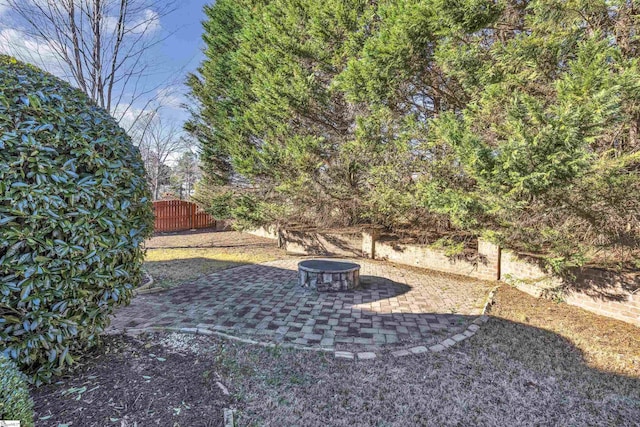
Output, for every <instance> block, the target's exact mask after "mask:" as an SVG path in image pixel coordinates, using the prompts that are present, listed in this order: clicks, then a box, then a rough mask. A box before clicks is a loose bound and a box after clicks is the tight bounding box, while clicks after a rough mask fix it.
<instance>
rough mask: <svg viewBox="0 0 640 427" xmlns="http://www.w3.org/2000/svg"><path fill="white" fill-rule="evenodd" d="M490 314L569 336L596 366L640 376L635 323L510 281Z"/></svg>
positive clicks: (499, 293)
mask: <svg viewBox="0 0 640 427" xmlns="http://www.w3.org/2000/svg"><path fill="white" fill-rule="evenodd" d="M490 314H491V315H492V316H496V317H499V318H502V319H506V320H509V321H512V322H520V323H524V324H527V325H530V326H533V327H536V328H540V329H544V330H547V331H551V332H553V333H556V334H558V335H560V336H562V337H564V338H566V339H567V340H568V341H569V342H570V343H571V344H572V345H574V346H575V347H576V348H577V349H579V350H580V351H581V352H582V353H583V355H584V359H585V361H586V362H587V363H588V364H589V366H592V367H593V368H596V369H600V370H602V371H607V372H615V373H619V374H625V375H632V376H636V377H639V378H640V338H639V336H640V329H639V328H637V327H635V326H633V325H631V324H628V323H624V322H620V321H618V320H614V319H610V318H607V317H603V316H598V315H595V314H593V313H590V312H588V311H586V310H582V309H580V308H577V307H573V306H570V305H568V304H563V303H556V302H553V301H550V300H545V299H537V298H533V297H531V296H530V295H527V294H526V293H524V292H521V291H518V290H517V289H515V288H512V287H510V286H506V285H503V286H502V287H501V288H500V289H499V292H497V294H496V296H495V298H494V304H493V306H492V307H491V312H490Z"/></svg>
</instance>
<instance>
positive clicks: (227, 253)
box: [145, 231, 286, 287]
mask: <svg viewBox="0 0 640 427" xmlns="http://www.w3.org/2000/svg"><path fill="white" fill-rule="evenodd" d="M146 247H147V256H146V259H145V269H146V270H147V271H148V272H149V274H151V276H153V279H154V286H159V287H172V286H176V285H179V284H181V283H185V282H188V281H190V280H194V279H197V278H198V277H201V276H203V275H206V274H211V273H214V272H216V271H219V270H224V269H226V268H231V267H235V266H238V265H243V264H257V263H261V262H266V261H271V260H274V259H279V258H284V257H285V256H286V255H285V253H284V251H282V250H280V249H278V248H277V247H276V244H275V242H273V241H271V240H268V239H262V238H260V237H255V236H251V235H248V234H243V233H238V232H233V231H231V232H211V231H198V232H184V233H174V234H162V235H158V236H154V237H152V238H151V239H149V240H148V241H147V242H146Z"/></svg>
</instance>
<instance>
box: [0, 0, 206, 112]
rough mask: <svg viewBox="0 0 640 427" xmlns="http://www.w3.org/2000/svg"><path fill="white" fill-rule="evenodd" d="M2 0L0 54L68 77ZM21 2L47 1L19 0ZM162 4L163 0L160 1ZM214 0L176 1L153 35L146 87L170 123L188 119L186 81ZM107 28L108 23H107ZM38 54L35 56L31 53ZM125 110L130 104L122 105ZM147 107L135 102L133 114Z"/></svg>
mask: <svg viewBox="0 0 640 427" xmlns="http://www.w3.org/2000/svg"><path fill="white" fill-rule="evenodd" d="M4 1H6V0H0V53H8V54H11V55H13V56H16V57H19V58H20V59H23V60H27V61H28V62H33V63H34V64H35V65H38V66H40V67H41V68H43V69H45V70H46V71H49V72H52V73H53V74H56V75H58V76H60V77H63V78H64V77H65V76H64V73H63V72H61V71H60V67H59V65H58V64H57V61H56V60H55V58H54V56H55V55H54V54H53V53H52V49H50V48H48V47H47V46H46V45H43V43H42V41H38V40H35V39H33V38H30V37H28V35H27V34H26V33H25V32H24V29H23V28H24V27H22V25H21V23H20V21H19V20H18V19H17V18H16V16H15V15H14V14H13V13H12V11H11V10H10V8H9V7H8V6H7V5H6V4H5V3H4ZM19 1H22V2H34V1H46V0H19ZM161 1H162V0H161ZM212 1H213V0H177V1H176V3H175V6H176V9H175V10H174V11H173V12H171V13H170V14H167V15H164V16H161V17H159V18H158V22H157V23H156V24H154V27H153V31H152V34H151V35H150V36H149V37H155V38H156V39H157V40H160V43H159V44H157V45H155V46H154V47H152V48H151V50H150V51H149V57H148V60H149V62H151V63H152V66H153V72H152V73H150V74H149V75H148V76H146V77H145V81H144V84H145V85H146V86H147V87H149V88H152V89H153V91H152V94H151V95H150V96H152V95H153V96H154V97H155V98H156V99H158V102H160V103H161V104H162V105H163V108H162V109H161V110H160V111H161V112H160V114H161V115H162V116H163V118H166V119H167V120H171V121H176V122H183V121H184V120H185V119H186V118H188V114H187V112H186V111H185V110H184V109H183V108H182V106H181V104H182V103H184V102H186V98H185V97H184V94H185V93H186V92H187V88H186V86H184V80H185V78H186V76H187V74H188V73H189V72H193V71H195V70H196V68H197V67H198V65H199V63H200V61H201V60H202V59H203V55H202V48H203V45H204V43H203V41H202V24H201V22H202V20H203V19H204V12H203V6H204V5H205V4H209V3H211V2H212ZM142 13H143V14H145V15H152V14H153V13H154V10H153V9H152V7H151V8H147V9H145V10H144V11H143V12H142ZM107 25H108V23H107ZM34 51H38V52H39V54H38V55H37V57H36V56H34V55H32V54H30V53H32V52H34ZM122 104H123V105H122V108H123V109H124V108H126V107H127V106H128V105H129V104H131V102H123V103H122ZM143 105H145V101H144V100H143V99H140V100H137V101H134V102H133V108H132V111H135V109H136V108H142V106H143Z"/></svg>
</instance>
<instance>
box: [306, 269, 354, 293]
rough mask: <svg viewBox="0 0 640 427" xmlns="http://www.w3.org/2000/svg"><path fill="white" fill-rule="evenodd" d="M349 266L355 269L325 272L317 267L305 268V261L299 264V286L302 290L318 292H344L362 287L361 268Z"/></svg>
mask: <svg viewBox="0 0 640 427" xmlns="http://www.w3.org/2000/svg"><path fill="white" fill-rule="evenodd" d="M308 262H314V261H307V263H308ZM339 264H341V263H339ZM349 265H350V266H353V267H351V268H346V269H344V271H340V272H337V271H324V270H323V269H322V268H317V267H316V266H305V262H304V261H303V262H301V263H300V264H298V285H299V286H300V287H301V288H307V289H316V290H317V291H318V292H343V291H351V290H354V289H357V288H358V287H360V266H358V265H357V264H349Z"/></svg>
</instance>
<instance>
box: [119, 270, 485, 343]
mask: <svg viewBox="0 0 640 427" xmlns="http://www.w3.org/2000/svg"><path fill="white" fill-rule="evenodd" d="M298 261H299V260H297V259H287V260H280V261H273V262H268V263H265V264H259V265H246V266H241V267H236V268H232V269H228V270H223V271H219V272H216V273H213V274H210V275H207V276H204V277H202V278H200V279H198V280H195V281H192V282H190V283H185V284H183V285H180V286H178V287H175V288H172V289H170V290H167V291H164V292H159V293H155V294H146V295H139V296H137V297H136V298H134V300H133V301H132V303H131V305H130V306H128V307H124V308H121V309H119V310H118V311H117V313H116V316H115V318H114V320H113V322H112V325H111V327H110V330H109V332H115V331H118V330H125V329H127V328H131V329H144V328H153V327H167V328H204V329H209V330H216V331H221V332H225V333H228V334H232V335H235V336H238V337H245V338H251V339H253V340H258V341H263V342H278V343H293V344H296V345H301V346H313V347H316V346H317V347H324V348H331V349H335V350H346V349H377V350H380V349H389V350H394V349H398V348H401V347H407V346H411V345H416V344H425V345H430V344H433V343H436V342H437V341H439V340H442V339H443V338H444V337H447V336H451V335H454V334H458V333H460V332H462V331H463V330H465V328H466V327H467V326H468V325H469V324H470V323H471V322H472V321H473V320H474V319H476V318H477V316H478V315H480V314H481V311H482V306H483V304H484V302H485V300H486V298H487V295H488V294H489V291H490V288H491V285H490V284H488V283H485V282H480V281H474V280H468V279H464V278H459V277H455V276H450V275H443V274H439V273H430V272H427V271H423V270H418V269H414V268H406V267H400V266H395V265H393V264H389V263H384V262H378V261H366V260H356V261H355V262H358V263H359V264H361V266H362V269H361V278H362V285H363V286H362V289H359V290H356V291H354V292H339V293H318V292H315V291H309V290H303V289H300V288H298V287H297V286H296V280H297V262H298Z"/></svg>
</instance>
